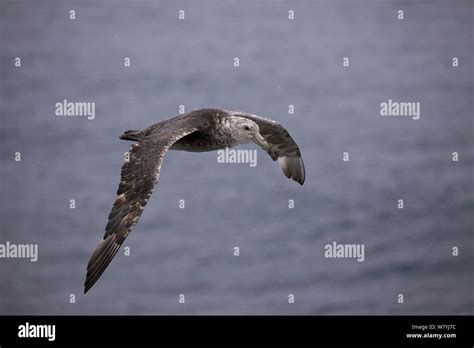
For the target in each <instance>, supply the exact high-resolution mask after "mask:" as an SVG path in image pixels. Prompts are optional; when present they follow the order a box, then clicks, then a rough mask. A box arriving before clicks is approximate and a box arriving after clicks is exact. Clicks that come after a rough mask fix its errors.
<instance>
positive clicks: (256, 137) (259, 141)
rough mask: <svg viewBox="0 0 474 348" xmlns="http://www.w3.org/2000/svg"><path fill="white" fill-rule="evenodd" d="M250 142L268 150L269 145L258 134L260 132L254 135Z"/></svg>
mask: <svg viewBox="0 0 474 348" xmlns="http://www.w3.org/2000/svg"><path fill="white" fill-rule="evenodd" d="M252 140H253V141H254V142H255V143H256V144H257V145H259V146H261V147H262V148H264V149H268V148H269V147H270V145H269V144H268V143H267V141H266V140H265V138H264V137H263V136H262V135H261V134H260V132H257V133H255V135H254V136H253V138H252Z"/></svg>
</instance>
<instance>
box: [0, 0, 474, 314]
mask: <svg viewBox="0 0 474 348" xmlns="http://www.w3.org/2000/svg"><path fill="white" fill-rule="evenodd" d="M473 7H474V5H473V2H472V1H439V0H435V1H411V2H399V1H365V0H364V1H354V2H353V1H341V0H336V1H329V0H327V1H326V0H324V1H304V0H301V1H267V0H261V1H233V0H225V1H217V0H205V1H199V2H197V1H181V0H180V1H133V2H129V1H123V0H121V1H100V2H98V1H52V0H45V1H41V2H39V1H33V0H28V1H27V0H19V1H5V0H2V1H0V43H1V47H2V49H1V67H0V73H1V79H0V80H1V85H0V98H1V102H0V125H1V128H0V139H1V140H0V141H1V146H0V163H1V164H0V175H1V186H0V189H1V191H0V197H1V198H0V199H1V209H0V243H6V242H7V241H9V242H11V243H27V244H38V248H39V258H38V261H37V262H30V261H29V260H28V259H13V258H5V259H0V279H1V282H0V314H324V315H326V314H472V309H473V304H474V301H473V291H472V289H473V208H474V202H473V197H474V196H473V164H474V163H473V162H474V147H473V145H474V144H473V143H474V138H473V91H474V88H473V86H474V85H473V76H474V74H473V66H472V64H473V39H472V30H473ZM399 9H402V10H403V11H404V19H403V20H399V19H397V11H398V10H399ZM70 10H74V11H75V19H73V20H71V19H69V14H70ZM180 10H184V11H185V19H184V20H179V19H178V14H179V11H180ZM289 10H293V11H294V13H295V19H294V20H289V19H288V11H289ZM15 57H20V58H21V67H15V65H14V60H15ZM125 57H129V58H130V62H131V66H130V67H124V58H125ZM235 57H238V58H239V63H240V66H239V67H234V58H235ZM344 57H348V58H349V61H350V65H349V66H348V67H343V65H342V62H343V58H344ZM453 57H457V58H458V61H459V66H458V67H453V66H452V59H453ZM64 99H67V100H68V101H72V102H94V103H95V118H94V119H93V120H88V119H87V118H85V117H58V116H56V115H55V104H56V103H58V102H62V101H63V100H64ZM389 99H391V100H393V101H402V102H419V103H420V111H421V114H420V119H419V120H413V119H412V118H410V117H404V118H402V117H382V116H380V104H381V103H383V102H387V101H388V100H389ZM181 104H182V105H184V106H185V108H186V111H190V110H192V109H197V108H204V107H221V108H225V109H231V110H233V109H235V110H243V111H247V112H251V113H254V114H258V115H262V116H266V117H269V118H272V119H274V120H277V121H279V122H281V123H282V124H283V125H285V127H286V128H287V129H288V131H289V132H290V134H291V135H292V136H293V137H294V139H295V140H296V141H297V143H298V144H299V147H300V149H301V152H302V154H303V158H304V161H305V166H306V182H305V184H304V186H300V185H298V184H297V183H295V182H293V181H291V180H288V179H287V178H285V177H284V176H283V174H282V173H281V170H280V168H279V167H278V165H277V163H274V162H273V161H272V160H271V159H270V157H269V156H268V155H267V154H265V153H263V152H262V151H261V150H260V149H259V150H258V151H259V152H258V157H257V159H258V164H257V166H256V167H255V168H252V167H250V166H249V165H248V164H222V163H218V162H217V160H216V158H217V154H216V152H209V153H186V152H176V151H170V152H169V153H168V154H167V156H166V158H165V160H164V165H163V168H162V171H161V179H160V182H159V184H158V185H157V187H156V188H155V191H154V193H153V195H152V198H151V199H150V201H149V203H148V205H147V207H146V208H145V210H144V212H143V215H142V216H141V219H140V221H139V222H138V224H137V226H136V227H135V229H134V230H133V232H132V233H131V234H130V236H129V237H128V239H127V240H126V241H125V243H124V245H123V246H124V247H128V248H129V250H130V255H129V256H125V254H124V249H122V250H121V251H120V252H119V253H118V254H117V256H116V257H115V259H114V260H113V261H112V263H111V264H110V266H109V267H108V269H107V270H106V271H105V273H104V274H103V276H102V278H101V279H100V280H99V281H98V282H97V283H96V285H95V286H94V287H93V288H92V290H91V291H90V292H89V293H88V294H87V295H85V296H84V295H83V294H82V291H83V282H84V278H85V269H86V265H87V261H88V259H89V257H90V255H91V253H92V251H93V250H94V248H95V246H96V244H97V242H98V241H99V240H100V239H101V238H102V236H103V233H104V227H105V224H106V222H107V216H108V213H109V211H110V208H111V206H112V203H113V200H114V199H115V192H116V189H117V186H118V183H119V180H120V168H121V164H122V161H123V156H124V153H125V152H126V151H127V150H128V146H129V145H130V143H128V142H124V141H121V140H119V139H118V136H119V135H120V134H121V133H122V132H123V131H125V130H127V129H140V128H144V127H147V126H149V125H151V124H153V123H156V122H159V121H162V120H165V119H167V118H169V117H172V116H175V115H177V114H178V107H179V105H181ZM289 105H294V108H295V113H294V114H289V113H288V106H289ZM242 148H249V149H254V148H256V147H254V146H251V145H248V146H247V145H246V146H243V147H242ZM16 152H20V153H21V161H20V162H16V161H15V160H14V157H15V153H16ZM344 152H348V153H349V156H350V157H349V158H350V160H349V161H347V162H345V161H343V153H344ZM453 152H457V153H458V154H459V160H458V161H457V162H454V161H453V160H452V157H453V155H452V154H453ZM71 199H74V200H75V209H70V200H71ZM181 199H184V200H185V209H180V208H179V206H178V204H179V200H181ZM399 199H403V203H404V208H403V209H398V206H397V205H398V200H399ZM289 200H293V201H294V205H295V207H294V209H289V208H288V204H289ZM333 241H335V242H337V243H348V244H363V245H364V247H365V260H364V261H363V262H358V261H356V260H355V259H350V258H345V259H343V258H327V257H325V254H324V251H325V246H326V244H331V243H332V242H333ZM236 246H237V247H239V249H240V255H239V256H234V247H236ZM453 248H458V256H453ZM179 294H184V295H185V299H186V302H185V304H180V303H179V302H178V296H179ZM289 294H293V295H294V298H295V302H294V303H292V304H291V303H288V296H289ZM399 294H402V295H403V303H398V299H399ZM71 295H74V296H75V303H70V302H71V301H70V299H71Z"/></svg>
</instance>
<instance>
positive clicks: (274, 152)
mask: <svg viewBox="0 0 474 348" xmlns="http://www.w3.org/2000/svg"><path fill="white" fill-rule="evenodd" d="M238 116H241V117H245V118H248V119H250V120H252V121H254V122H255V123H257V124H258V127H259V128H260V134H261V135H262V136H263V137H264V138H265V140H266V141H267V143H269V145H270V147H268V148H263V147H262V148H263V149H264V150H265V151H267V152H268V154H269V155H270V156H271V158H272V159H273V160H274V161H276V160H278V164H279V165H280V167H281V170H282V171H283V174H285V175H286V176H287V177H288V178H290V179H293V180H295V181H297V182H299V183H300V184H301V185H303V183H304V180H305V170H304V162H303V158H302V157H301V152H300V149H299V148H298V145H296V143H295V141H294V140H293V138H292V137H291V136H290V134H289V133H288V131H287V130H286V129H285V127H283V126H282V125H281V124H280V123H278V122H276V121H273V120H269V119H266V118H263V117H260V116H256V115H249V114H241V115H238Z"/></svg>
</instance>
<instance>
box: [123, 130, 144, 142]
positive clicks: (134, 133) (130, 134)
mask: <svg viewBox="0 0 474 348" xmlns="http://www.w3.org/2000/svg"><path fill="white" fill-rule="evenodd" d="M141 133H142V131H141V130H128V131H125V132H124V133H123V134H122V135H121V136H120V139H122V140H132V141H140V140H142V138H143V135H142V134H141Z"/></svg>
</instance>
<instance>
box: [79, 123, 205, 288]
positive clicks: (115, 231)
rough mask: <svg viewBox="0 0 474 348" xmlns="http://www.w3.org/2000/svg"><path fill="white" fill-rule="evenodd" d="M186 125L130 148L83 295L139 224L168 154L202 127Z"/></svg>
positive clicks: (167, 126)
mask: <svg viewBox="0 0 474 348" xmlns="http://www.w3.org/2000/svg"><path fill="white" fill-rule="evenodd" d="M170 121H171V120H170ZM183 121H185V120H183V119H178V120H176V121H175V122H166V123H163V126H158V127H154V128H153V132H152V134H150V135H148V136H147V137H146V138H144V139H143V140H141V141H140V142H139V143H137V144H133V145H131V146H130V151H129V160H128V161H127V160H126V161H125V163H124V164H123V166H122V174H121V181H120V184H119V187H118V190H117V198H116V199H115V202H114V205H113V207H112V210H111V212H110V214H109V218H108V223H107V226H106V227H105V231H106V232H105V235H104V238H103V240H102V241H100V242H99V244H98V245H97V247H96V249H95V251H94V253H93V254H92V256H91V258H90V260H89V263H88V265H87V275H86V281H85V283H84V293H86V292H87V291H88V290H89V289H90V288H91V287H92V286H93V285H94V283H95V282H96V281H97V279H99V277H100V276H101V275H102V273H103V272H104V271H105V269H106V268H107V266H108V265H109V263H110V261H111V260H112V259H113V257H114V256H115V254H116V253H117V251H118V250H119V248H120V246H121V245H122V243H123V241H124V240H125V238H127V236H128V235H129V234H130V231H131V230H132V228H133V227H134V226H135V224H136V223H137V221H138V218H139V217H140V215H141V213H142V210H143V208H144V207H145V205H146V203H147V201H148V199H149V198H150V196H151V193H152V191H153V187H154V186H155V184H156V183H157V182H158V179H159V177H160V169H161V164H162V162H163V157H164V156H165V154H166V152H167V150H168V149H169V148H170V146H171V145H173V144H174V143H175V142H176V141H177V140H179V139H180V138H182V137H184V136H186V135H188V134H190V133H192V132H194V131H196V130H198V129H199V123H197V122H183Z"/></svg>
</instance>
